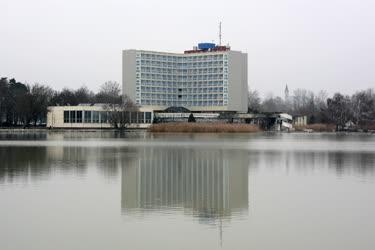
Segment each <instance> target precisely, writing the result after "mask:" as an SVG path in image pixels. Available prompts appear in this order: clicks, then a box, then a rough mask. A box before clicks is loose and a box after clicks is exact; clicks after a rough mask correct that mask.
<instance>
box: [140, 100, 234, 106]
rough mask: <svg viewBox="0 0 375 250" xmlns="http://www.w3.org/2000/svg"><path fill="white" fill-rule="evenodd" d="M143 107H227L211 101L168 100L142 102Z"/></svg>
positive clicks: (223, 103)
mask: <svg viewBox="0 0 375 250" xmlns="http://www.w3.org/2000/svg"><path fill="white" fill-rule="evenodd" d="M142 105H155V106H156V105H158V106H179V107H180V106H185V107H192V106H223V105H227V102H225V101H220V100H219V101H218V100H209V101H207V100H206V101H167V100H157V101H156V100H142Z"/></svg>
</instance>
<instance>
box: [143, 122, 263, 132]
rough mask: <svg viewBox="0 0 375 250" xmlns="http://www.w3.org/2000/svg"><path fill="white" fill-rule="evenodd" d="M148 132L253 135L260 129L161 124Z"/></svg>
mask: <svg viewBox="0 0 375 250" xmlns="http://www.w3.org/2000/svg"><path fill="white" fill-rule="evenodd" d="M149 131H150V132H161V133H165V132H170V133H253V132H260V131H261V129H260V128H259V127H258V126H256V125H253V124H236V123H161V124H153V125H151V126H150V128H149Z"/></svg>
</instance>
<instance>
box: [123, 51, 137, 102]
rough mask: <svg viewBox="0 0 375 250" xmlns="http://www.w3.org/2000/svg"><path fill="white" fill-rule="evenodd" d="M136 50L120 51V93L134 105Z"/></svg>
mask: <svg viewBox="0 0 375 250" xmlns="http://www.w3.org/2000/svg"><path fill="white" fill-rule="evenodd" d="M136 54H137V51H136V50H124V51H122V92H123V95H127V96H128V97H130V99H131V100H132V101H133V102H134V103H135V100H136V96H135V92H136V91H135V89H136V81H137V78H136Z"/></svg>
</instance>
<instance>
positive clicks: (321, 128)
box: [294, 123, 336, 132]
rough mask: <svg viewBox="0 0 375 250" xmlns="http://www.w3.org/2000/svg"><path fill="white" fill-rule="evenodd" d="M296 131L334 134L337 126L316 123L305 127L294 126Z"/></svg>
mask: <svg viewBox="0 0 375 250" xmlns="http://www.w3.org/2000/svg"><path fill="white" fill-rule="evenodd" d="M294 128H295V130H296V131H304V130H305V129H308V130H310V129H311V130H312V131H314V132H334V131H335V129H336V126H335V124H324V123H315V124H308V125H305V126H294Z"/></svg>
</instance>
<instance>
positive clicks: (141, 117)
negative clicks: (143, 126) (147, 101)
mask: <svg viewBox="0 0 375 250" xmlns="http://www.w3.org/2000/svg"><path fill="white" fill-rule="evenodd" d="M144 122H145V113H144V112H138V123H144Z"/></svg>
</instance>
